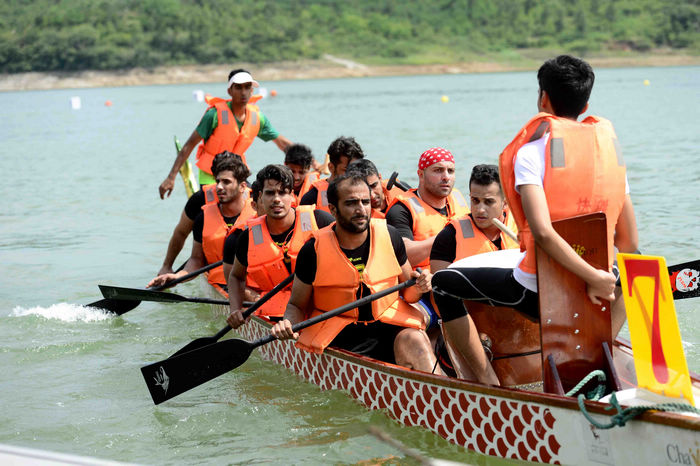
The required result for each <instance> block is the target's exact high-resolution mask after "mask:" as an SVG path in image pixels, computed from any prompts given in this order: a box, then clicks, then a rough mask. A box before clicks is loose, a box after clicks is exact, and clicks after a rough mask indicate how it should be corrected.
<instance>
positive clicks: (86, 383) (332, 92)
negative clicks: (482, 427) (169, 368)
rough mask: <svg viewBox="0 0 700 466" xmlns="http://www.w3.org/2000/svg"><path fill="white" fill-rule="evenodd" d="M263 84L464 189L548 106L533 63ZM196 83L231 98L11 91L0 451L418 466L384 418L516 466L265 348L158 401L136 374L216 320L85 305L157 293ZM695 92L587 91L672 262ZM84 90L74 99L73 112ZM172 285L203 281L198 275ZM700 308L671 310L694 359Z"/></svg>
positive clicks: (658, 83) (644, 235) (4, 159)
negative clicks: (424, 163)
mask: <svg viewBox="0 0 700 466" xmlns="http://www.w3.org/2000/svg"><path fill="white" fill-rule="evenodd" d="M645 79H648V80H649V81H650V85H649V86H645V85H643V81H644V80H645ZM263 84H266V85H267V86H268V88H269V89H275V90H277V92H278V96H277V97H275V98H267V99H265V100H264V101H263V102H262V103H261V108H262V110H263V112H264V113H265V114H266V115H268V116H269V118H270V120H271V121H272V123H273V125H274V126H275V127H276V128H277V129H278V130H280V132H281V133H282V134H284V135H285V136H287V137H289V138H290V139H292V140H293V141H298V142H303V143H305V144H307V145H309V146H310V147H311V148H312V149H313V151H314V153H315V154H316V156H317V158H319V159H321V158H322V156H323V154H325V151H326V148H327V146H328V144H329V143H330V141H331V140H333V139H334V138H335V137H337V136H339V135H348V136H354V137H355V138H356V139H357V140H358V142H360V144H361V145H362V147H363V148H364V150H365V153H366V154H367V155H368V157H369V158H371V159H372V160H373V161H374V162H375V163H376V164H377V166H378V167H379V169H380V171H382V172H383V173H384V174H385V176H388V175H389V174H390V173H391V172H392V171H394V170H396V171H399V173H400V174H401V178H402V179H403V180H404V181H407V182H409V183H410V184H413V185H415V184H416V182H417V176H416V163H417V159H418V155H419V154H420V153H421V152H422V151H423V150H425V149H427V148H428V147H431V146H436V145H439V146H444V147H447V148H449V149H450V150H452V152H453V153H454V154H455V156H456V158H457V173H458V181H457V186H458V187H459V188H460V190H462V191H463V192H467V191H468V189H467V186H466V182H467V178H468V174H469V172H470V170H471V167H472V166H473V165H474V164H476V163H485V162H486V163H489V162H490V163H495V162H496V159H497V156H498V154H499V153H500V151H501V149H502V148H503V147H504V146H505V145H506V144H507V143H508V142H509V141H510V140H511V139H512V137H513V136H514V135H515V133H516V131H517V130H518V129H519V128H520V127H521V126H522V124H523V123H524V122H525V121H526V120H527V119H528V118H529V117H530V116H532V115H533V114H534V112H535V111H536V108H535V101H536V96H537V83H536V78H535V74H534V73H532V72H527V73H503V74H481V75H451V76H414V77H395V78H364V79H338V80H311V81H287V82H275V83H263ZM196 89H203V90H204V91H205V92H209V93H211V94H213V95H223V94H222V91H223V84H222V83H213V84H210V85H179V86H148V87H129V88H100V89H80V90H56V91H38V92H16V93H4V94H0V105H1V106H2V108H3V115H4V117H3V123H2V125H0V141H2V149H0V150H1V151H2V155H1V156H0V173H2V174H3V175H4V176H3V180H2V181H3V182H2V183H0V194H2V199H3V200H4V202H3V203H2V205H1V206H0V219H1V220H0V221H1V222H2V223H1V224H2V228H1V229H0V232H1V234H0V262H1V263H2V264H3V268H2V272H0V367H2V375H1V376H0V400H1V403H2V410H0V443H8V444H13V445H19V446H27V447H33V448H41V449H48V450H54V451H60V452H69V453H74V454H79V455H91V456H97V457H100V458H107V459H115V460H121V461H132V462H139V463H159V464H163V463H164V464H177V463H179V464H186V463H204V464H221V463H249V462H261V463H268V462H271V463H285V464H287V463H307V462H314V463H329V462H330V463H356V462H389V463H395V462H406V461H409V460H407V459H406V458H405V457H404V455H403V454H402V453H400V452H399V451H398V450H396V449H395V448H393V447H390V446H388V445H386V444H384V443H382V442H380V441H379V440H377V439H375V438H374V437H373V436H371V435H369V434H368V433H367V426H368V425H369V424H372V425H376V426H378V427H379V428H381V429H382V430H385V431H386V432H388V433H389V434H390V435H392V436H393V437H395V438H396V439H398V440H399V441H401V442H403V443H404V444H406V445H408V446H410V447H413V448H416V449H418V450H419V451H421V452H422V453H423V454H425V455H428V456H432V457H438V458H445V459H451V460H456V461H466V462H472V463H478V464H502V463H504V461H503V460H494V459H490V458H486V457H483V456H479V455H476V454H472V453H469V452H466V451H465V450H463V449H461V448H458V447H455V446H454V445H450V444H449V443H447V442H446V441H444V440H442V439H441V438H439V437H437V436H435V435H433V434H431V433H429V432H427V431H425V430H422V429H418V428H405V427H402V426H400V425H398V424H396V423H395V422H393V421H391V420H389V419H388V418H387V417H386V416H384V415H383V414H382V413H377V412H368V411H367V410H366V409H365V408H363V407H362V406H360V405H359V404H358V403H356V402H354V401H353V400H351V399H350V398H349V397H348V396H346V395H345V394H343V393H340V392H321V391H320V390H318V389H317V388H316V387H314V386H312V385H310V384H308V383H304V382H301V381H300V380H299V379H297V378H296V376H293V375H291V374H290V373H289V372H287V371H286V370H285V369H282V368H280V367H277V366H275V365H273V364H272V363H266V362H263V361H261V360H260V359H259V358H257V357H256V356H253V357H252V358H251V359H250V360H249V361H248V362H247V363H246V364H245V365H243V366H242V367H240V368H239V369H236V370H235V371H234V372H232V373H229V374H226V375H225V376H222V377H220V378H218V379H216V380H214V381H212V382H210V383H208V384H206V385H204V386H202V387H199V388H197V389H195V390H192V391H190V392H188V393H186V394H183V395H181V396H179V397H177V398H175V399H174V400H172V401H169V402H167V403H165V404H163V405H160V406H158V407H155V406H153V404H152V402H151V400H150V397H149V395H148V392H147V390H146V387H145V384H144V383H143V380H142V378H141V374H140V371H139V367H140V366H142V365H144V364H146V363H150V362H153V361H157V360H160V359H163V358H164V357H166V356H167V355H169V354H170V353H172V352H173V351H174V350H176V349H177V348H179V347H181V346H183V345H184V344H185V343H187V342H189V341H190V340H192V339H194V338H196V337H199V336H206V335H212V334H214V333H215V332H216V331H217V330H219V329H220V328H221V327H222V326H223V318H222V317H221V316H213V315H212V312H211V310H209V308H208V307H207V306H204V305H195V304H181V305H176V304H156V303H142V304H141V305H140V306H139V307H138V308H137V309H135V310H133V311H131V312H129V313H127V314H125V315H124V316H123V317H120V318H114V317H111V316H107V315H105V314H102V313H99V312H96V311H93V310H87V309H85V308H84V307H81V306H79V305H80V304H86V303H89V302H92V301H95V300H97V299H99V298H100V295H99V290H98V289H97V284H98V283H108V284H114V285H123V286H134V287H139V286H144V285H145V284H146V283H147V282H148V280H149V279H150V278H151V277H152V276H153V275H154V274H155V273H156V271H157V270H158V269H159V267H160V263H161V261H162V258H163V255H164V254H165V249H166V243H167V240H168V238H169V236H170V233H171V232H172V229H173V227H174V226H175V223H176V221H177V219H178V217H179V215H180V212H181V210H182V207H183V205H184V202H185V196H184V194H183V193H184V190H183V188H182V185H181V184H180V181H179V180H178V181H177V184H176V188H175V192H174V194H173V195H172V197H171V198H170V199H168V200H166V201H161V200H160V199H159V198H158V194H157V189H158V185H159V184H160V182H161V181H162V180H163V178H164V177H165V175H166V174H167V172H168V170H169V168H170V166H171V164H172V161H173V160H174V157H175V153H174V146H173V143H172V138H173V135H174V134H176V135H178V136H179V138H180V140H181V141H183V142H184V141H185V140H186V138H187V137H188V136H189V134H190V133H191V131H192V130H193V129H194V127H195V125H196V123H197V121H198V119H199V117H200V116H201V114H202V112H203V110H204V106H203V104H201V103H197V102H195V101H194V100H193V99H192V91H193V90H196ZM699 92H700V68H698V67H682V68H636V69H607V70H599V71H598V72H597V78H596V85H595V89H594V91H593V95H592V98H591V102H590V109H591V112H592V113H595V114H599V115H602V116H605V117H607V118H609V119H611V120H612V121H613V122H614V124H615V127H616V130H617V134H618V137H619V139H620V141H621V143H622V148H623V151H624V154H625V160H626V162H627V165H628V170H629V181H630V185H631V189H632V196H633V200H634V203H635V207H636V212H637V220H638V224H639V230H640V246H641V249H642V250H643V251H645V252H647V253H653V254H658V255H664V256H665V257H666V258H667V261H668V263H669V264H676V263H680V262H685V261H688V260H695V259H697V256H698V248H697V244H698V243H700V216H698V215H697V214H696V209H697V205H698V201H699V200H700V194H699V193H700V190H699V189H698V186H700V169H698V165H697V159H698V156H699V155H700V149H698V147H700V133H699V132H698V121H699V119H698V116H699V114H698V113H699V110H698V104H700V101H699V99H698V96H699ZM442 95H447V96H448V97H449V103H443V102H441V99H440V98H441V96H442ZM72 96H80V97H81V99H82V109H81V110H78V111H74V110H71V108H70V98H71V97H72ZM106 100H111V101H112V102H113V104H114V105H113V106H112V107H107V106H105V105H104V102H105V101H106ZM248 159H249V161H250V163H251V165H252V168H253V170H254V171H255V170H257V169H259V168H261V167H262V166H263V165H264V164H267V163H272V162H274V163H280V162H281V161H282V157H281V152H279V150H278V149H277V148H276V147H275V146H274V144H272V143H267V144H264V143H262V142H261V141H256V142H255V143H254V145H253V146H252V148H251V150H250V151H249V152H248ZM185 251H186V252H187V251H189V243H188V246H186V249H185ZM185 255H186V254H184V253H183V254H182V255H181V258H180V259H179V260H178V263H180V261H181V260H182V259H183V258H184V257H185ZM178 292H180V293H181V294H184V295H193V296H202V295H203V294H204V293H205V288H204V285H203V284H202V283H201V282H199V281H195V282H190V283H187V284H184V285H180V286H179V287H178ZM698 302H700V301H699V300H693V299H689V300H684V301H679V302H678V303H677V312H678V317H679V321H680V326H681V330H682V334H683V340H684V343H685V349H686V355H687V359H688V363H689V366H690V368H691V370H694V371H700V358H699V357H698V356H699V354H700V350H699V349H698V348H699V347H700V326H698V324H697V319H696V318H694V313H695V312H696V311H697V308H698ZM625 331H626V330H625Z"/></svg>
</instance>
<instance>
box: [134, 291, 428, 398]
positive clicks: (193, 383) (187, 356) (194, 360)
mask: <svg viewBox="0 0 700 466" xmlns="http://www.w3.org/2000/svg"><path fill="white" fill-rule="evenodd" d="M415 283H416V279H415V278H411V279H410V280H407V281H405V282H403V283H399V284H398V285H396V286H392V287H391V288H387V289H386V290H383V291H380V292H378V293H375V294H371V295H369V296H365V297H364V298H361V299H358V300H357V301H354V302H351V303H349V304H346V305H344V306H341V307H339V308H337V309H334V310H332V311H328V312H324V313H323V314H320V315H317V316H316V317H312V318H311V319H308V320H305V321H303V322H299V323H298V324H296V325H294V326H293V327H292V330H293V331H295V332H298V331H299V330H302V329H304V328H306V327H309V326H311V325H314V324H317V323H319V322H322V321H324V320H328V319H330V318H331V317H335V316H337V315H340V314H342V313H344V312H347V311H349V310H351V309H355V308H357V307H360V306H363V305H365V304H367V303H370V302H372V301H374V300H376V299H379V298H382V297H384V296H386V295H388V294H391V293H394V292H396V291H399V290H401V289H403V288H407V287H409V286H413V285H414V284H415ZM274 340H275V337H273V336H272V335H267V336H265V337H263V338H259V339H258V340H255V341H253V342H248V341H245V340H240V339H231V340H224V341H221V342H218V343H214V344H212V345H207V346H205V347H203V348H199V349H196V350H194V351H188V352H186V353H182V354H179V355H177V356H173V357H171V358H168V359H164V360H162V361H159V362H155V363H153V364H149V365H147V366H143V367H142V368H141V373H142V374H143V378H144V380H145V381H146V385H147V386H148V391H149V392H150V393H151V398H153V403H155V404H160V403H162V402H164V401H167V400H169V399H171V398H174V397H176V396H177V395H179V394H181V393H184V392H186V391H188V390H191V389H193V388H195V387H197V386H199V385H202V384H203V383H205V382H208V381H210V380H212V379H215V378H216V377H218V376H220V375H222V374H225V373H226V372H229V371H231V370H233V369H235V368H236V367H238V366H240V365H241V364H243V363H244V362H246V361H247V360H248V357H250V353H251V352H252V351H253V350H254V349H255V348H257V347H258V346H262V345H265V344H267V343H270V342H271V341H274Z"/></svg>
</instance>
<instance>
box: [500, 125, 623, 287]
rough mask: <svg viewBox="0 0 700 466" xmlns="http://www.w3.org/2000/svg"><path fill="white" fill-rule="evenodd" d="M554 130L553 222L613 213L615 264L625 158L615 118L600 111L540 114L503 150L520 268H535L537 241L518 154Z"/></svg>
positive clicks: (549, 168)
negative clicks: (519, 180) (579, 116)
mask: <svg viewBox="0 0 700 466" xmlns="http://www.w3.org/2000/svg"><path fill="white" fill-rule="evenodd" d="M547 132H549V141H548V142H547V146H546V149H545V167H544V183H543V184H544V193H545V196H546V198H547V206H548V207H549V216H550V218H551V219H552V221H555V220H561V219H564V218H568V217H573V216H577V215H584V214H588V213H592V212H604V213H605V216H606V218H607V230H608V255H609V265H610V266H612V261H613V254H614V247H613V240H614V236H615V225H616V223H617V218H618V217H619V215H620V212H621V211H622V206H623V204H624V202H625V173H626V171H625V170H626V169H625V163H624V161H623V159H622V152H621V151H620V147H619V143H618V141H617V136H616V135H615V130H614V129H613V126H612V123H610V122H609V121H608V120H606V119H604V118H600V117H596V116H589V117H587V118H586V119H584V120H583V121H581V122H577V121H574V120H570V119H567V118H559V117H556V116H554V115H551V114H548V113H539V114H537V115H536V116H535V117H534V118H532V119H531V120H530V121H529V122H528V123H527V124H526V125H525V126H524V127H523V128H522V129H521V130H520V132H519V133H518V135H517V136H516V137H515V139H513V141H512V142H511V143H510V144H509V145H508V146H507V147H506V148H505V149H504V150H503V153H502V154H501V156H500V159H499V165H500V175H501V182H502V184H503V190H504V193H505V196H506V199H507V201H508V206H509V208H510V210H511V212H512V213H513V217H514V218H515V222H516V223H517V225H518V230H519V231H520V250H521V251H526V253H525V258H524V259H523V261H522V262H521V263H520V268H521V269H522V270H523V272H526V273H535V271H536V263H535V247H534V246H535V240H534V237H533V236H532V232H531V231H530V227H529V225H528V224H527V220H526V218H525V213H524V212H523V206H522V201H521V198H520V194H518V193H517V192H516V191H515V171H514V167H515V158H516V155H517V154H518V150H519V149H520V148H521V147H522V146H523V145H524V144H526V143H528V142H532V141H536V140H538V139H540V138H541V137H543V136H544V135H545V133H547Z"/></svg>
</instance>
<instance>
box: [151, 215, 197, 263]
mask: <svg viewBox="0 0 700 466" xmlns="http://www.w3.org/2000/svg"><path fill="white" fill-rule="evenodd" d="M192 225H194V220H192V219H190V218H189V217H188V216H187V215H186V214H185V212H184V211H183V212H182V214H181V215H180V221H179V222H178V223H177V225H176V226H175V229H174V230H173V235H172V236H171V237H170V241H169V242H168V251H167V252H166V253H165V259H163V265H162V266H161V267H160V270H159V271H158V275H163V274H165V273H170V272H172V271H173V263H174V262H175V258H176V257H177V255H178V254H180V251H182V247H183V246H184V245H185V241H186V240H187V236H188V235H189V234H190V232H191V231H192Z"/></svg>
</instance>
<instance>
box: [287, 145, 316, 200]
mask: <svg viewBox="0 0 700 466" xmlns="http://www.w3.org/2000/svg"><path fill="white" fill-rule="evenodd" d="M313 161H314V156H313V155H312V154H311V149H310V148H309V147H308V146H305V145H304V144H292V145H291V146H289V147H288V148H287V150H286V152H285V153H284V164H285V165H286V166H287V167H288V168H289V169H290V170H291V171H292V175H294V190H293V193H292V194H293V195H294V200H295V203H296V205H299V201H300V200H301V198H302V197H303V196H304V194H306V193H307V192H309V190H310V189H311V186H312V185H313V183H315V182H316V181H318V180H319V178H318V172H315V171H313V172H312V171H311V165H312V164H313Z"/></svg>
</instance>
